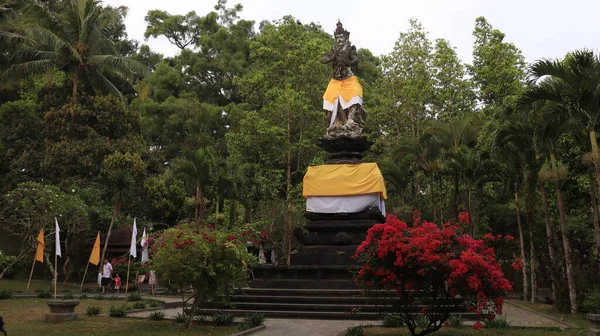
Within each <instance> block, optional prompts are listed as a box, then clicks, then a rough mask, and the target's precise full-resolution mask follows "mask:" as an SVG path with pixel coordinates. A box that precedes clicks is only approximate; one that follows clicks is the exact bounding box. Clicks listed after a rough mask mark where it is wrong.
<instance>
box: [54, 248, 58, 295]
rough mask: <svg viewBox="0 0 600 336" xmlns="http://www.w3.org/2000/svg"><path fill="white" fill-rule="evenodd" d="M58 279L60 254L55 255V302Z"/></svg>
mask: <svg viewBox="0 0 600 336" xmlns="http://www.w3.org/2000/svg"><path fill="white" fill-rule="evenodd" d="M57 279H58V253H54V300H56V281H57Z"/></svg>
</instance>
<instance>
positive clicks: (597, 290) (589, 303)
mask: <svg viewBox="0 0 600 336" xmlns="http://www.w3.org/2000/svg"><path fill="white" fill-rule="evenodd" d="M581 308H583V310H584V311H586V312H589V313H592V314H600V287H598V286H596V287H594V288H593V289H592V290H590V291H588V292H587V293H586V294H585V296H584V299H583V303H582V305H581Z"/></svg>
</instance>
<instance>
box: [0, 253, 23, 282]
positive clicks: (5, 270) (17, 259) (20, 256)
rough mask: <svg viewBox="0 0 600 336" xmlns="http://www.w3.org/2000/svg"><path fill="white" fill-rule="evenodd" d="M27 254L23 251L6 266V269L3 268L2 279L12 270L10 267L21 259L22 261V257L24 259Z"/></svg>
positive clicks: (0, 274)
mask: <svg viewBox="0 0 600 336" xmlns="http://www.w3.org/2000/svg"><path fill="white" fill-rule="evenodd" d="M26 255H27V254H26V253H21V254H20V255H19V256H18V257H17V258H16V259H15V260H13V262H11V263H10V264H8V266H6V267H4V269H3V270H2V272H1V273H0V280H1V279H2V278H4V276H5V275H6V273H8V271H10V269H11V268H12V267H13V266H14V265H15V264H16V263H18V262H19V261H21V259H23V257H25V256H26Z"/></svg>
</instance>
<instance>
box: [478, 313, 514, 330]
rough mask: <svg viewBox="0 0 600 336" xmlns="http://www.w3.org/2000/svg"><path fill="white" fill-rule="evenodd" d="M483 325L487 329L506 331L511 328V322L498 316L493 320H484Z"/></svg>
mask: <svg viewBox="0 0 600 336" xmlns="http://www.w3.org/2000/svg"><path fill="white" fill-rule="evenodd" d="M483 325H484V326H485V328H486V329H506V328H510V321H507V320H506V319H505V318H504V317H502V316H498V317H496V318H495V319H493V320H484V321H483Z"/></svg>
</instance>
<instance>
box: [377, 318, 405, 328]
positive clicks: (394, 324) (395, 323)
mask: <svg viewBox="0 0 600 336" xmlns="http://www.w3.org/2000/svg"><path fill="white" fill-rule="evenodd" d="M382 325H383V327H384V328H400V327H402V326H404V323H402V321H400V320H399V319H398V318H396V317H394V316H391V315H385V316H384V317H383V322H382Z"/></svg>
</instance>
